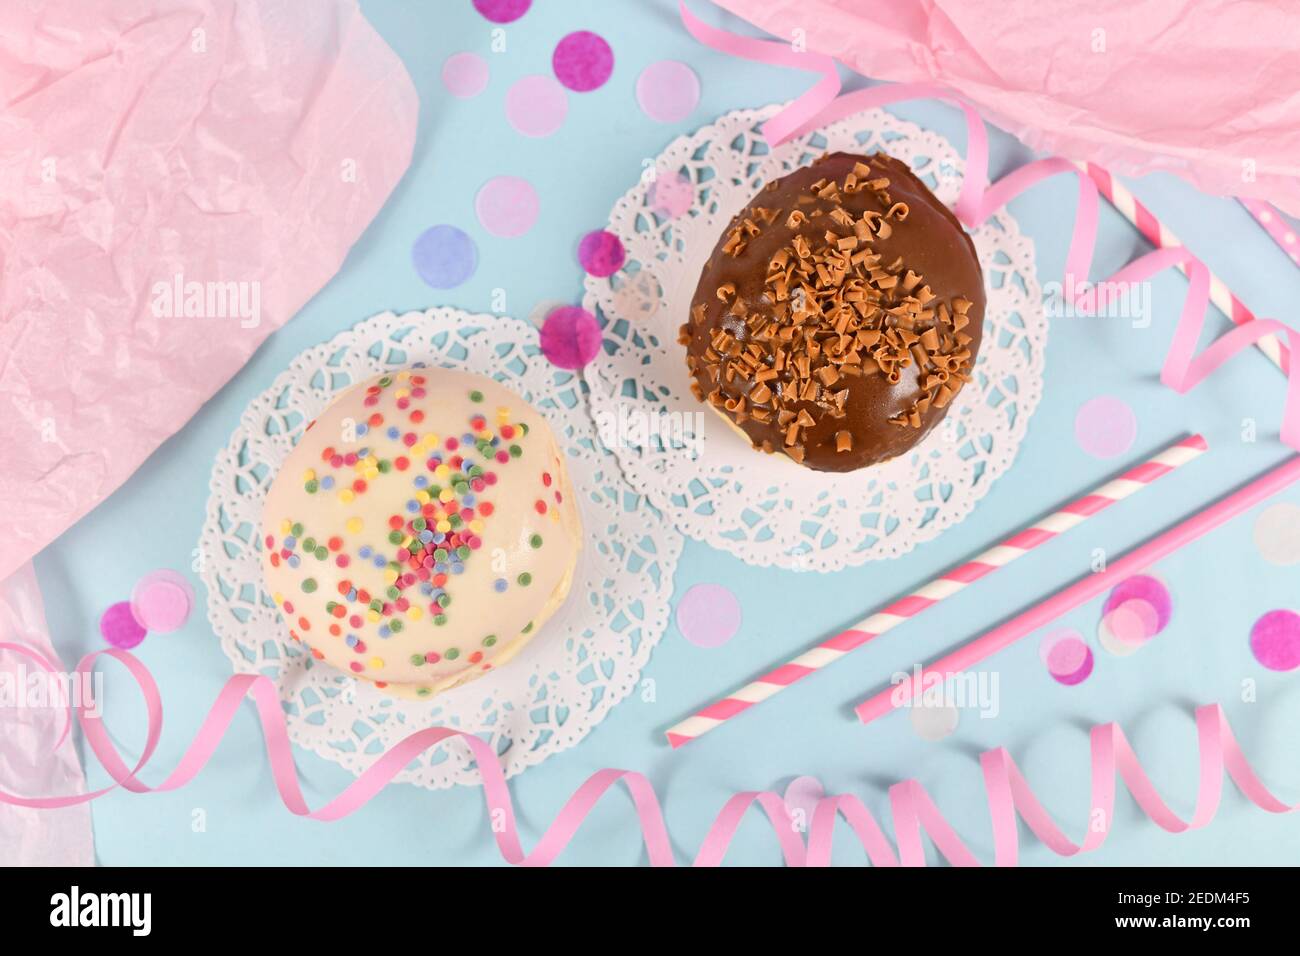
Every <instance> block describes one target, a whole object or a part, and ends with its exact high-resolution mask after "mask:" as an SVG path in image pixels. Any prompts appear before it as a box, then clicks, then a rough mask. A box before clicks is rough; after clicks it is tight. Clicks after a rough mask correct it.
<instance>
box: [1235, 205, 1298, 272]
mask: <svg viewBox="0 0 1300 956" xmlns="http://www.w3.org/2000/svg"><path fill="white" fill-rule="evenodd" d="M1237 201H1238V202H1239V203H1241V204H1242V205H1243V206H1245V207H1246V209H1248V210H1249V211H1250V214H1251V215H1252V216H1254V217H1255V219H1256V221H1258V222H1259V224H1260V225H1261V226H1263V227H1264V231H1265V232H1267V233H1268V234H1269V235H1270V236H1272V237H1273V241H1274V242H1276V243H1277V244H1278V245H1279V246H1281V248H1282V251H1283V252H1285V253H1286V254H1287V255H1288V256H1290V257H1291V261H1292V262H1294V263H1295V264H1296V265H1298V266H1300V236H1297V235H1296V231H1295V230H1294V229H1292V228H1291V223H1289V222H1287V221H1286V219H1284V218H1283V217H1282V214H1281V213H1280V212H1278V211H1277V208H1276V207H1275V206H1273V204H1272V203H1266V202H1264V201H1263V200H1262V199H1238V200H1237Z"/></svg>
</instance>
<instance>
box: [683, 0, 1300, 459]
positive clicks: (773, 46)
mask: <svg viewBox="0 0 1300 956" xmlns="http://www.w3.org/2000/svg"><path fill="white" fill-rule="evenodd" d="M680 9H681V18H682V22H683V23H684V24H685V26H686V29H687V31H688V32H689V33H690V34H691V35H692V36H693V37H695V38H696V39H697V40H699V41H700V42H701V43H703V44H705V45H706V46H708V47H711V48H712V49H714V50H717V51H718V52H720V53H726V54H730V55H732V56H736V57H740V58H742V59H747V60H755V61H757V62H760V63H766V64H769V65H772V66H783V67H792V68H795V69H802V70H808V71H813V72H817V73H820V74H821V79H820V80H819V81H818V82H817V84H816V85H815V86H814V87H813V88H812V89H810V90H808V91H806V92H805V93H803V94H802V95H801V96H799V97H798V98H797V99H796V100H795V101H794V102H793V103H791V104H790V105H789V106H787V107H786V108H785V109H784V110H782V111H781V112H780V113H778V114H777V115H776V116H774V117H772V118H771V119H770V120H768V121H767V122H766V123H765V124H764V125H763V134H764V136H766V137H767V139H768V140H769V142H770V143H771V145H773V146H777V145H780V144H781V143H783V142H785V141H786V140H788V139H791V138H792V137H795V136H799V135H802V134H804V133H806V132H810V131H811V130H813V129H816V128H817V127H820V126H824V125H827V124H829V123H834V122H837V121H839V120H841V119H844V118H846V117H848V116H852V115H854V114H856V113H860V112H862V111H864V110H868V109H874V108H877V107H881V106H886V105H888V104H890V103H898V102H902V101H905V100H914V99H927V98H928V99H939V100H943V101H945V102H948V103H952V104H955V105H956V106H958V107H959V108H960V109H961V110H962V113H963V114H964V116H965V118H966V129H967V148H966V177H965V180H964V181H963V183H962V188H961V194H960V195H959V196H958V199H957V202H956V204H955V205H954V207H953V212H954V213H956V215H957V217H958V218H959V219H960V220H961V221H962V222H963V223H965V224H966V225H967V226H968V227H970V228H975V227H976V226H979V225H980V224H981V223H983V222H984V221H985V220H986V219H988V218H989V217H990V216H991V215H993V214H994V213H995V212H996V211H997V210H998V209H999V208H1001V207H1002V206H1004V205H1006V204H1007V203H1008V202H1010V201H1011V200H1012V199H1014V198H1015V197H1016V196H1019V195H1020V194H1021V193H1023V192H1025V191H1026V190H1028V189H1030V188H1031V187H1033V186H1035V185H1037V184H1038V183H1040V182H1042V181H1043V180H1045V179H1048V178H1050V177H1052V176H1056V175H1058V174H1061V173H1069V174H1071V175H1074V176H1076V177H1078V180H1079V200H1078V206H1077V208H1076V211H1075V219H1074V230H1073V232H1072V234H1071V237H1070V249H1069V252H1068V253H1067V255H1066V260H1065V282H1064V288H1066V289H1077V290H1079V291H1078V295H1077V296H1076V301H1077V302H1079V303H1081V304H1082V303H1084V302H1085V301H1086V295H1087V288H1086V280H1087V276H1088V271H1089V269H1090V268H1091V266H1092V259H1093V250H1094V247H1095V245H1096V237H1097V209H1098V201H1097V186H1096V184H1095V183H1094V182H1093V181H1092V180H1091V179H1090V178H1089V177H1088V176H1087V175H1085V174H1084V173H1082V172H1081V171H1080V170H1079V169H1078V168H1077V167H1076V166H1074V164H1072V163H1070V162H1069V161H1067V160H1065V159H1061V158H1059V157H1050V158H1047V159H1040V160H1036V161H1034V162H1031V163H1027V164H1026V165H1024V166H1022V167H1020V168H1019V169H1017V170H1015V171H1013V172H1011V173H1008V174H1007V175H1006V176H1004V177H1003V178H1002V179H1000V180H998V181H997V182H996V183H993V184H992V185H989V184H988V157H989V151H988V134H987V130H986V129H985V127H984V121H983V120H982V119H980V117H979V114H978V113H977V112H976V111H975V109H974V107H972V106H971V105H970V104H969V103H967V102H965V101H964V100H962V99H961V98H960V97H959V96H957V94H955V93H954V92H953V91H952V90H948V89H945V88H943V87H938V86H932V85H926V84H914V83H899V84H890V85H883V86H875V87H871V88H868V89H864V90H856V91H854V92H852V93H846V94H844V95H843V96H836V95H835V93H837V92H838V91H839V89H840V79H839V72H838V69H837V67H836V63H835V60H834V59H833V58H831V57H829V56H824V55H821V54H815V53H807V52H804V53H800V52H796V51H795V50H794V48H793V47H792V46H791V45H790V44H787V43H782V42H778V41H775V40H759V39H754V38H752V37H741V36H736V35H735V34H732V33H728V32H726V31H725V30H719V29H717V28H716V27H711V26H709V25H708V24H706V23H704V22H703V21H701V20H699V19H698V18H697V17H696V16H695V15H694V14H692V13H691V12H690V10H689V9H687V7H686V4H685V3H684V2H683V3H681V6H680ZM1179 263H1182V264H1183V265H1184V266H1185V268H1186V269H1187V272H1188V278H1189V286H1188V290H1187V295H1186V297H1185V298H1184V300H1183V309H1182V315H1181V316H1180V317H1179V321H1178V325H1177V327H1176V328H1175V330H1174V335H1173V339H1172V341H1171V343H1170V346H1169V351H1168V352H1167V353H1166V356H1165V363H1164V367H1163V368H1162V370H1161V374H1160V380H1161V381H1162V382H1163V383H1164V384H1165V385H1167V386H1169V387H1170V388H1172V389H1173V390H1174V391H1176V392H1178V393H1179V394H1186V393H1187V392H1188V391H1190V390H1191V389H1192V388H1194V387H1196V386H1197V385H1198V384H1200V383H1201V382H1202V381H1204V380H1205V378H1206V377H1207V376H1209V375H1210V374H1212V373H1213V372H1214V371H1215V370H1216V369H1218V368H1219V366H1221V365H1223V363H1224V362H1226V361H1227V360H1228V359H1229V358H1231V357H1232V356H1233V355H1236V354H1237V353H1238V352H1240V351H1242V350H1243V349H1246V348H1249V347H1250V346H1251V345H1253V344H1254V343H1255V342H1257V341H1258V340H1259V339H1262V338H1264V337H1265V336H1268V335H1277V336H1280V337H1282V338H1284V339H1285V341H1286V343H1287V346H1288V348H1289V349H1290V350H1291V351H1292V352H1293V353H1294V352H1295V350H1296V349H1297V348H1300V335H1298V334H1297V333H1296V332H1295V330H1293V329H1292V328H1291V327H1290V326H1288V325H1286V324H1284V323H1282V322H1280V321H1278V320H1277V319H1268V318H1259V319H1255V320H1254V321H1253V322H1247V323H1245V324H1244V325H1239V326H1237V327H1236V328H1234V329H1232V330H1231V331H1229V332H1226V333H1225V334H1224V335H1222V336H1220V337H1219V338H1217V339H1216V340H1215V341H1214V342H1213V343H1212V344H1211V345H1210V346H1209V347H1207V348H1206V349H1205V350H1204V351H1203V352H1202V353H1201V354H1199V355H1197V354H1196V346H1197V343H1198V342H1199V340H1200V335H1201V332H1202V330H1203V328H1204V326H1205V313H1206V310H1207V309H1208V307H1209V305H1210V272H1209V269H1208V268H1207V267H1206V266H1205V264H1204V263H1202V262H1201V261H1200V260H1199V259H1197V258H1196V257H1195V256H1194V255H1192V254H1191V253H1190V252H1188V251H1187V250H1186V249H1172V248H1171V249H1157V250H1155V251H1154V252H1150V253H1147V254H1146V255H1144V256H1142V257H1141V258H1139V259H1136V260H1134V261H1133V262H1131V263H1129V264H1128V265H1127V266H1125V267H1124V268H1123V269H1120V270H1119V271H1118V272H1116V273H1115V274H1114V275H1113V276H1111V277H1110V278H1109V279H1107V280H1105V281H1104V282H1102V283H1099V284H1098V286H1097V292H1096V306H1095V307H1096V309H1100V308H1102V307H1103V306H1104V305H1105V301H1106V299H1107V297H1108V295H1109V293H1110V292H1111V291H1117V290H1118V289H1119V288H1122V287H1123V286H1124V284H1125V283H1137V282H1142V281H1145V280H1147V279H1150V278H1151V277H1152V276H1153V275H1155V274H1156V273H1158V272H1160V271H1162V270H1164V269H1167V268H1172V267H1176V266H1177V265H1178V264H1179ZM1281 439H1282V441H1283V442H1284V443H1286V444H1287V445H1289V446H1291V447H1292V448H1296V449H1300V376H1298V375H1297V374H1296V370H1295V369H1288V370H1287V392H1286V400H1285V404H1284V407H1283V413H1282V429H1281Z"/></svg>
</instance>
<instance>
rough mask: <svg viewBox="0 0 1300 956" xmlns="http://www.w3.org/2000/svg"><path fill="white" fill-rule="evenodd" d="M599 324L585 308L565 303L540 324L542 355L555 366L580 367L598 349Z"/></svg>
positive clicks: (599, 337)
mask: <svg viewBox="0 0 1300 956" xmlns="http://www.w3.org/2000/svg"><path fill="white" fill-rule="evenodd" d="M600 339H601V335H600V324H599V323H598V322H597V321H596V317H595V316H594V315H592V314H591V313H590V312H588V311H587V310H586V309H582V308H579V307H578V306H576V305H566V306H562V307H561V308H558V309H556V310H555V311H554V312H552V313H551V314H550V315H548V316H547V317H546V321H545V322H544V323H542V331H541V335H540V336H539V340H540V342H541V346H542V354H543V355H545V356H546V357H547V358H548V359H549V360H550V361H551V364H552V365H555V366H556V367H558V368H567V369H580V368H582V367H584V366H585V365H586V364H587V363H588V362H590V361H591V360H592V359H594V358H595V357H596V353H597V352H598V351H600Z"/></svg>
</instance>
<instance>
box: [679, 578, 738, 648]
mask: <svg viewBox="0 0 1300 956" xmlns="http://www.w3.org/2000/svg"><path fill="white" fill-rule="evenodd" d="M677 629H678V630H679V631H681V632H682V637H684V638H686V639H687V640H688V641H690V642H691V643H692V644H694V645H695V646H696V647H721V646H722V645H723V644H725V643H727V641H729V640H731V639H732V638H733V637H734V636H735V634H736V632H737V631H738V630H740V602H739V601H737V600H736V595H734V594H732V593H731V591H730V590H728V589H727V588H725V587H723V586H722V585H721V584H697V585H695V586H694V587H691V588H688V589H687V591H686V593H685V594H683V595H682V599H681V600H680V601H679V602H678V603H677Z"/></svg>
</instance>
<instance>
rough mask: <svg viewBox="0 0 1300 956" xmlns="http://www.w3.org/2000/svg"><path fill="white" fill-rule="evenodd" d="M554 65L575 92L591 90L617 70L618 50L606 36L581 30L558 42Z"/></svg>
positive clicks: (558, 77) (559, 76)
mask: <svg viewBox="0 0 1300 956" xmlns="http://www.w3.org/2000/svg"><path fill="white" fill-rule="evenodd" d="M551 69H553V70H554V71H555V76H556V79H558V80H559V81H560V82H561V83H563V84H564V85H565V86H567V87H568V88H569V89H571V90H573V92H575V93H589V92H591V91H592V90H595V89H599V88H600V87H602V86H604V85H605V81H606V80H608V79H609V77H610V74H611V73H613V72H614V51H613V50H611V49H610V48H609V44H608V43H606V42H605V41H604V39H603V38H602V37H600V36H598V35H596V34H595V33H591V32H590V31H588V30H579V31H578V32H576V33H570V34H569V35H568V36H567V37H565V38H564V39H563V40H561V41H560V42H559V43H557V44H556V45H555V52H554V53H553V54H551Z"/></svg>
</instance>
